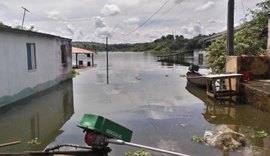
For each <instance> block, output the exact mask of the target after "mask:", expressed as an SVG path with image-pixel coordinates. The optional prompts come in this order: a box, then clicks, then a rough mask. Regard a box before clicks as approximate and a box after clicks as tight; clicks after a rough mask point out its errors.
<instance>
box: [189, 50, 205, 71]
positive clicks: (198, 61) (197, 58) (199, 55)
mask: <svg viewBox="0 0 270 156" xmlns="http://www.w3.org/2000/svg"><path fill="white" fill-rule="evenodd" d="M207 61H208V58H207V52H206V51H205V50H203V49H195V50H194V51H193V64H195V65H198V66H200V67H202V68H206V67H207Z"/></svg>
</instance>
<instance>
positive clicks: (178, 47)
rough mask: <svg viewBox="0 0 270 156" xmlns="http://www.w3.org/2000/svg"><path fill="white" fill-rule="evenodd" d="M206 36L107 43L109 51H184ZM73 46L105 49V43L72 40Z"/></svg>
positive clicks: (168, 36) (197, 46)
mask: <svg viewBox="0 0 270 156" xmlns="http://www.w3.org/2000/svg"><path fill="white" fill-rule="evenodd" d="M206 37H208V36H206V35H199V36H196V37H194V38H191V39H187V38H185V37H184V36H183V35H175V36H174V35H171V34H168V35H166V36H161V37H160V38H159V39H156V40H154V41H153V42H147V43H135V44H111V45H109V51H133V52H143V51H149V52H154V53H157V54H168V53H175V52H185V51H190V50H194V49H200V48H202V47H203V42H202V40H203V39H204V38H206ZM72 44H73V45H74V46H77V47H80V48H84V49H88V50H94V51H105V50H106V45H105V44H103V43H94V42H73V43H72Z"/></svg>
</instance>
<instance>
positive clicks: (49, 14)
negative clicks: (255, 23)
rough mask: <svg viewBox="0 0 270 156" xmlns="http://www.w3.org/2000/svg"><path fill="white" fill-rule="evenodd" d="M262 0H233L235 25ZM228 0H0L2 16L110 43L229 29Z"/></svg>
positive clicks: (14, 23)
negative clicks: (227, 25)
mask: <svg viewBox="0 0 270 156" xmlns="http://www.w3.org/2000/svg"><path fill="white" fill-rule="evenodd" d="M263 1H264V0H235V25H239V24H240V23H241V22H243V19H244V18H245V15H246V14H247V13H249V11H248V10H249V9H251V10H254V9H256V4H257V3H259V2H263ZM227 6H228V0H0V22H2V23H4V24H6V25H9V26H12V27H16V26H21V25H22V19H23V13H24V9H22V7H24V8H26V9H27V10H29V12H25V20H24V27H25V28H30V27H31V26H33V27H34V31H38V32H42V33H48V34H52V35H57V36H62V37H67V38H71V39H72V40H73V41H87V42H101V43H104V42H105V38H106V37H108V39H109V43H139V42H152V41H154V40H155V39H157V38H160V37H161V36H165V35H168V34H173V35H183V36H184V37H186V38H192V37H194V36H197V35H199V34H205V35H208V34H212V33H217V32H221V31H224V30H226V23H227Z"/></svg>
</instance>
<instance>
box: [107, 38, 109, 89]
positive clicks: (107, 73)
mask: <svg viewBox="0 0 270 156" xmlns="http://www.w3.org/2000/svg"><path fill="white" fill-rule="evenodd" d="M106 60H107V84H109V48H108V37H106Z"/></svg>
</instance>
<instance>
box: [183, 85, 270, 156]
mask: <svg viewBox="0 0 270 156" xmlns="http://www.w3.org/2000/svg"><path fill="white" fill-rule="evenodd" d="M186 89H187V90H188V91H189V92H190V93H191V94H193V95H194V96H196V97H198V98H199V99H201V100H202V101H203V102H204V104H205V109H204V112H203V113H202V115H203V116H204V119H205V120H206V121H208V122H209V123H210V124H213V125H217V126H218V125H226V126H228V127H229V128H231V129H232V130H234V131H236V132H239V133H242V134H244V135H245V136H246V137H247V139H248V142H249V145H248V147H246V148H245V149H244V150H243V151H242V153H243V154H244V155H245V154H247V155H267V154H266V153H269V152H270V138H269V137H266V138H263V137H260V136H259V135H258V132H259V131H262V130H263V131H265V132H267V133H268V134H269V132H270V125H269V124H265V123H267V122H268V120H269V118H270V113H269V112H263V111H260V110H258V109H256V108H253V107H252V106H249V105H247V104H242V103H232V102H231V101H224V100H223V101H222V100H214V99H211V98H209V97H207V95H206V91H205V90H203V89H200V88H197V87H194V86H192V85H191V84H189V83H188V84H187V86H186Z"/></svg>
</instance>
